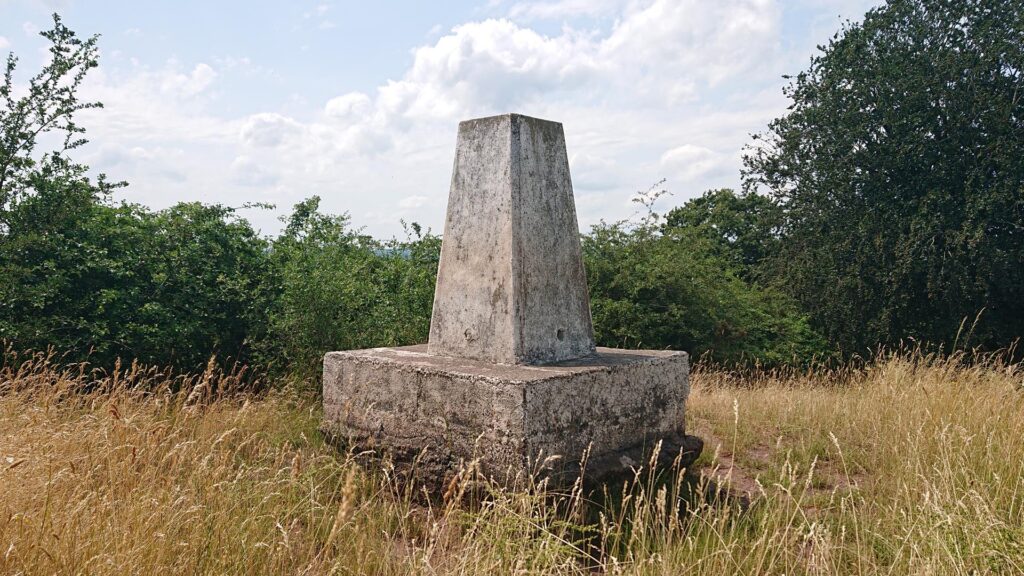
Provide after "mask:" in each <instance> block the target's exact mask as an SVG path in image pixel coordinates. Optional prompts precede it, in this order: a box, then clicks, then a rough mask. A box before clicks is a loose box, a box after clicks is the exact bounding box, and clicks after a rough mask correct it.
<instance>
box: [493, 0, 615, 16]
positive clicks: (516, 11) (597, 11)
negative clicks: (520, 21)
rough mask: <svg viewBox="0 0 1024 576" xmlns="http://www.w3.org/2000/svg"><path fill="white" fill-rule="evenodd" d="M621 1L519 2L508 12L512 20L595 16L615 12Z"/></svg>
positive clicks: (561, 0)
mask: <svg viewBox="0 0 1024 576" xmlns="http://www.w3.org/2000/svg"><path fill="white" fill-rule="evenodd" d="M625 3H626V2H624V1H623V0H559V1H557V2H519V3H517V4H514V5H513V6H512V8H511V9H510V10H509V15H510V16H511V17H513V18H525V19H560V18H570V17H573V16H597V15H602V14H608V13H610V12H615V11H617V10H619V9H621V7H622V6H623V5H624V4H625Z"/></svg>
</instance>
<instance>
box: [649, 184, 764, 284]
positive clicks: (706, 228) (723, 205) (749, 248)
mask: <svg viewBox="0 0 1024 576" xmlns="http://www.w3.org/2000/svg"><path fill="white" fill-rule="evenodd" d="M781 226H782V210H781V209H780V207H779V205H778V204H777V203H775V202H774V201H773V200H772V199H771V198H769V197H767V196H763V195H761V194H756V193H753V192H749V191H747V192H741V193H739V194H737V193H736V192H735V191H733V190H731V189H729V188H721V189H718V190H708V191H707V192H705V193H704V194H702V195H701V196H698V197H697V198H694V199H693V200H690V201H689V202H687V203H686V204H684V205H683V206H680V207H678V208H674V209H672V210H671V211H670V212H669V213H668V214H667V215H666V217H665V224H664V229H665V231H666V233H667V232H668V231H669V230H670V229H672V228H678V229H691V230H694V231H697V232H699V233H700V234H701V235H702V236H704V237H705V238H707V239H708V240H710V241H711V243H712V245H713V246H715V247H716V248H718V249H719V252H720V253H721V254H722V256H723V257H725V258H726V259H727V260H728V261H729V262H730V264H732V266H733V268H734V269H735V270H737V271H738V272H739V274H740V275H741V276H743V277H744V278H745V279H748V280H749V279H752V277H753V276H755V275H756V272H757V270H758V269H759V266H760V265H761V263H762V262H764V261H765V260H766V259H767V258H769V257H770V256H772V255H774V254H775V253H777V252H778V249H779V240H780V234H781Z"/></svg>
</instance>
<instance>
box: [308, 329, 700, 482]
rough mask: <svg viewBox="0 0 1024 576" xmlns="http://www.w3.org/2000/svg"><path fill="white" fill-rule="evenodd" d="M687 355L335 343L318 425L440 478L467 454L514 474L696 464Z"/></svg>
mask: <svg viewBox="0 0 1024 576" xmlns="http://www.w3.org/2000/svg"><path fill="white" fill-rule="evenodd" d="M688 376H689V362H688V356H687V354H686V353H685V352H672V351H650V350H616V349H610V348H598V349H597V353H596V354H594V355H592V356H588V357H586V358H581V359H577V360H570V361H563V362H559V363H556V364H548V365H543V366H522V365H503V364H492V363H489V362H483V361H477V360H466V359H461V358H449V357H443V356H435V355H430V354H427V347H426V346H425V345H419V346H407V347H402V348H374V349H369V350H354V351H347V352H331V353H329V354H327V356H326V357H325V358H324V426H323V428H324V431H325V432H326V433H328V434H330V435H331V436H334V437H337V438H340V439H342V440H347V441H349V442H351V443H354V444H355V445H356V446H358V447H359V448H361V449H373V450H376V451H380V452H388V453H390V454H391V455H392V457H393V458H394V459H395V461H396V462H398V463H402V462H405V463H408V462H411V461H413V460H416V466H417V470H416V473H417V476H418V477H419V478H420V479H421V480H423V481H426V482H442V481H444V480H445V478H446V477H448V476H449V475H450V474H451V473H452V472H454V471H455V470H456V469H457V468H458V467H459V465H460V463H462V462H467V461H469V460H473V459H479V465H480V468H481V470H482V472H484V474H486V475H488V476H491V477H493V478H495V479H497V480H499V481H502V482H512V481H514V479H515V478H516V477H521V475H523V474H529V473H531V472H537V471H538V469H539V463H540V462H543V461H544V459H546V458H548V457H550V456H558V457H559V458H558V459H556V460H554V461H550V460H549V461H548V466H547V469H546V470H545V472H544V473H545V474H549V475H550V476H551V477H553V478H556V479H557V480H558V481H559V482H571V481H572V480H573V479H575V478H576V476H577V475H578V474H579V471H580V461H581V458H582V456H583V455H584V453H585V452H586V451H587V450H588V448H589V457H588V458H587V466H586V472H585V476H584V478H586V479H589V480H592V481H601V480H602V479H610V478H612V477H615V476H617V475H619V474H623V473H630V471H631V470H632V469H633V468H635V467H639V466H646V465H647V459H648V458H649V456H650V451H651V449H652V448H653V447H654V446H656V445H658V443H659V442H661V452H660V458H659V460H660V461H661V462H662V463H664V462H672V461H673V460H674V459H675V458H677V457H681V461H682V464H683V465H687V464H689V463H690V462H692V461H693V460H694V459H695V458H696V457H697V456H698V455H699V454H700V450H701V447H702V446H701V442H700V440H699V439H697V438H694V437H692V436H685V435H684V427H683V421H684V413H683V411H684V407H685V404H686V397H687V395H688V393H689V379H688Z"/></svg>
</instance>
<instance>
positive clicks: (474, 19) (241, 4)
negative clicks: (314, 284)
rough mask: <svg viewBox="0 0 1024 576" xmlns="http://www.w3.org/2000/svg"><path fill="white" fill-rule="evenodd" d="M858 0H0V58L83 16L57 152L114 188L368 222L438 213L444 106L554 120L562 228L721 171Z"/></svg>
mask: <svg viewBox="0 0 1024 576" xmlns="http://www.w3.org/2000/svg"><path fill="white" fill-rule="evenodd" d="M875 4H876V2H871V1H864V0H787V1H781V0H778V1H776V0H553V1H549V2H540V1H531V0H475V1H471V0H453V1H445V2H423V1H407V2H398V1H388V0H378V1H375V2H367V1H365V0H362V1H351V2H349V1H341V0H334V1H308V2H304V1H293V2H280V1H278V2H269V1H261V0H246V1H235V0H218V1H216V2H213V1H210V0H175V1H171V0H153V1H146V2H139V1H137V0H136V1H122V0H102V1H101V0H0V56H6V53H7V52H14V53H15V54H16V55H17V56H18V57H19V58H20V63H19V74H18V75H17V76H16V79H17V80H20V81H22V82H24V81H25V79H27V77H28V75H29V74H31V73H32V72H34V71H35V70H38V68H39V66H40V65H41V63H42V62H43V56H44V53H45V46H46V44H45V40H43V39H42V38H40V37H39V35H38V32H39V30H42V29H46V28H48V27H49V26H50V25H51V22H52V21H51V14H52V13H53V12H55V11H56V12H59V13H60V14H61V16H62V17H63V19H64V22H65V24H67V25H68V26H69V27H70V28H71V29H72V30H75V31H76V32H77V33H78V34H79V35H81V36H89V35H93V34H99V35H100V40H99V45H100V66H99V68H97V69H96V70H94V71H92V72H91V73H90V76H89V77H88V79H87V80H86V83H85V86H84V87H83V88H82V91H81V97H82V99H84V100H98V101H101V102H103V104H104V108H103V109H100V110H90V111H87V112H85V113H83V114H82V115H81V117H80V122H79V123H80V124H82V125H83V126H85V127H86V129H87V130H88V133H87V136H88V138H89V139H90V143H89V144H88V145H87V146H85V147H83V148H82V149H80V150H78V151H76V155H75V156H74V158H75V160H77V161H79V162H81V163H85V164H88V165H89V166H90V167H91V169H92V172H93V173H96V174H98V173H106V174H107V175H108V176H109V177H110V178H111V179H114V180H126V181H127V182H128V183H129V186H128V187H127V188H123V189H120V190H118V191H117V192H116V198H117V199H118V200H124V201H128V202H135V203H140V204H144V205H146V206H149V207H151V208H154V209H160V208H165V207H167V206H171V205H173V204H175V203H177V202H182V201H202V202H207V203H219V204H224V205H227V206H232V207H241V206H243V205H246V204H249V203H267V204H273V205H274V206H275V207H276V208H275V209H273V210H263V209H258V208H247V209H243V210H242V211H241V212H240V214H242V215H243V216H244V217H245V218H247V219H248V220H249V221H250V222H252V223H253V225H254V226H256V227H257V228H258V229H260V230H261V231H262V232H263V233H265V234H275V233H277V232H278V231H279V230H280V228H281V227H282V224H281V222H280V221H279V218H280V217H281V216H283V215H286V214H288V213H289V212H290V209H291V207H292V206H293V205H294V204H296V203H298V202H300V201H302V200H303V199H305V198H308V197H310V196H313V195H317V196H320V197H321V209H322V210H324V211H326V212H330V213H335V214H339V213H345V212H347V213H348V214H349V215H350V216H351V221H352V224H353V225H354V226H355V227H357V228H361V229H363V230H364V231H365V232H366V233H369V234H372V235H374V236H376V237H378V238H389V237H392V236H398V237H402V236H403V232H402V226H401V222H402V221H403V220H404V221H406V222H418V223H420V224H421V225H423V226H424V227H425V228H430V229H432V230H433V231H434V232H437V233H441V231H442V229H443V225H444V214H445V207H446V203H447V197H448V188H449V183H450V180H451V169H452V162H453V159H454V151H455V142H456V135H457V128H458V123H459V121H461V120H466V119H470V118H478V117H483V116H490V115H494V114H503V113H507V112H516V113H520V114H525V115H529V116H536V117H540V118H545V119H548V120H555V121H558V122H561V123H562V124H563V126H564V129H565V135H566V146H567V149H568V155H569V159H570V169H571V173H572V179H573V188H574V193H575V198H576V205H577V214H578V218H579V223H580V228H581V230H583V231H587V230H589V228H590V226H591V225H593V224H595V223H598V222H600V221H601V220H606V221H618V220H621V219H624V218H629V217H631V216H632V215H633V214H635V212H636V205H635V204H634V203H633V202H631V200H632V199H633V198H634V196H635V194H636V192H637V191H642V190H647V189H648V188H649V187H651V186H652V185H653V184H655V183H657V182H659V181H661V180H662V179H664V180H665V183H664V185H663V187H664V188H665V189H667V190H668V191H669V192H670V193H671V195H670V196H667V197H664V198H663V199H662V200H661V201H660V202H659V204H658V209H659V210H661V211H665V210H668V209H670V208H671V207H672V206H675V205H681V204H683V203H684V202H685V201H686V200H687V199H690V198H693V197H696V196H698V195H700V194H701V193H702V192H703V191H705V190H708V189H712V188H722V187H730V188H738V187H739V186H740V183H741V179H740V169H741V167H742V161H741V158H742V154H743V147H744V146H745V145H747V144H749V143H750V135H751V134H754V133H758V132H762V131H764V130H765V129H766V127H767V125H768V123H769V122H770V121H771V120H772V119H773V118H776V117H778V116H780V115H782V114H784V113H785V111H786V107H787V105H788V104H789V102H788V101H787V99H786V98H785V96H784V95H783V92H782V88H783V87H784V86H785V85H786V82H787V81H786V80H785V79H784V78H783V76H784V75H787V74H796V73H798V72H800V71H801V70H804V69H806V68H807V66H808V64H809V62H810V58H811V56H812V55H813V54H814V53H815V51H816V50H817V46H819V45H822V44H825V43H827V42H828V40H829V39H830V38H831V37H832V35H833V34H835V32H836V31H838V30H839V29H840V27H841V25H842V23H843V22H844V21H846V20H854V21H856V20H860V19H861V18H862V17H863V15H864V13H865V12H866V11H867V10H868V9H869V8H871V7H872V6H873V5H875Z"/></svg>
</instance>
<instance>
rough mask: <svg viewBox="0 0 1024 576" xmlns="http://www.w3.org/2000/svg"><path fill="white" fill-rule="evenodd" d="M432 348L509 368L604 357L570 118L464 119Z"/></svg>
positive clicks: (514, 116) (431, 350) (508, 116)
mask: <svg viewBox="0 0 1024 576" xmlns="http://www.w3.org/2000/svg"><path fill="white" fill-rule="evenodd" d="M428 350H429V353H430V354H435V355H438V356H450V357H457V358H468V359H473V360H484V361H488V362H495V363H499V364H547V363H551V362H559V361H562V360H571V359H574V358H581V357H584V356H589V355H591V354H593V353H594V331H593V327H592V324H591V318H590V301H589V297H588V295H587V279H586V275H585V273H584V271H583V260H582V257H581V253H580V240H579V226H578V224H577V222H576V208H575V204H574V202H573V195H572V181H571V179H570V177H569V160H568V157H567V155H566V151H565V135H564V133H563V131H562V125H561V124H559V123H557V122H549V121H546V120H539V119H536V118H530V117H528V116H521V115H519V114H505V115H502V116H493V117H490V118H480V119H476V120H469V121H466V122H462V123H460V124H459V136H458V144H457V145H456V150H455V166H454V169H453V171H452V184H451V192H450V194H449V197H448V215H447V219H446V221H445V230H444V243H443V245H442V248H441V262H440V266H439V268H438V273H437V290H436V291H435V296H434V310H433V316H432V318H431V323H430V341H429V345H428Z"/></svg>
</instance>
